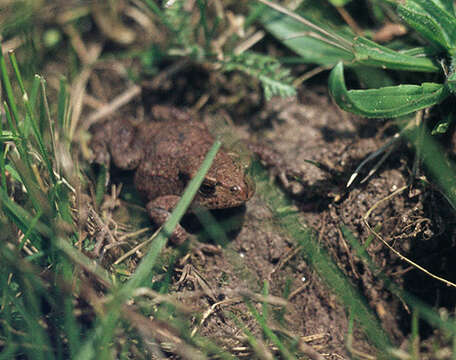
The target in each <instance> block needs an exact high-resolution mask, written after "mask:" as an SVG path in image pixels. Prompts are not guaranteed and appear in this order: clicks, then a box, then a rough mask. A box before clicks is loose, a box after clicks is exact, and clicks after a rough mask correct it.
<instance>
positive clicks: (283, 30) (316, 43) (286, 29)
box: [260, 7, 353, 67]
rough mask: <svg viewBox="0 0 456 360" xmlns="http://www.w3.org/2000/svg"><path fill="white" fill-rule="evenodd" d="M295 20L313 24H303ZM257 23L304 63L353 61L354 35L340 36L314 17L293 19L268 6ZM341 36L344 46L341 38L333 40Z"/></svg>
mask: <svg viewBox="0 0 456 360" xmlns="http://www.w3.org/2000/svg"><path fill="white" fill-rule="evenodd" d="M285 11H286V9H285ZM293 14H294V13H293ZM294 15H296V14H294ZM298 19H303V20H304V22H311V23H313V24H314V25H315V26H313V27H311V26H309V25H306V24H305V23H304V22H302V21H300V20H298ZM260 22H261V23H262V24H263V26H264V27H265V28H266V30H267V31H269V32H270V33H271V34H272V35H273V36H275V37H276V38H277V39H279V41H280V42H281V43H283V44H284V45H285V46H287V47H288V48H290V49H291V50H293V51H294V52H295V53H296V54H298V55H300V56H301V58H302V61H303V62H305V63H313V64H319V65H321V66H328V67H331V66H334V65H335V64H336V63H337V62H338V61H340V60H343V61H345V62H347V63H349V62H351V61H353V54H352V52H351V38H353V35H341V33H342V31H338V32H336V31H334V30H333V29H330V28H328V27H327V26H325V25H323V24H321V23H319V22H317V21H316V20H314V19H312V20H311V21H310V20H308V19H305V18H303V17H301V16H299V15H298V16H296V17H295V18H292V17H291V16H290V15H289V14H285V13H283V12H279V10H278V9H274V10H273V9H271V8H268V7H265V8H264V10H263V11H262V12H261V15H260ZM318 29H320V30H318ZM340 38H342V40H345V43H346V44H347V45H346V46H344V45H341V44H342V43H343V42H344V41H342V42H341V41H337V40H335V39H340Z"/></svg>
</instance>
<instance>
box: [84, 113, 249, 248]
mask: <svg viewBox="0 0 456 360" xmlns="http://www.w3.org/2000/svg"><path fill="white" fill-rule="evenodd" d="M152 117H153V121H144V122H141V123H140V124H133V123H132V122H131V121H129V120H126V119H118V120H114V121H108V122H107V123H106V124H104V125H103V126H102V127H100V128H98V129H97V130H96V131H95V133H94V135H93V137H92V141H91V148H92V150H93V152H94V154H95V162H97V163H102V164H105V165H106V166H109V163H110V160H111V158H112V160H113V162H114V164H115V165H116V166H117V167H118V168H120V169H125V170H135V175H134V184H135V187H136V189H137V190H138V191H139V193H140V194H142V196H143V197H144V198H145V200H146V201H147V205H146V207H147V211H148V214H149V216H150V217H151V218H152V219H153V221H154V222H155V223H156V224H157V225H162V224H163V223H164V222H166V220H167V219H168V218H169V216H170V213H171V211H172V210H173V209H174V207H175V206H176V204H177V203H178V201H179V200H180V197H181V195H182V192H183V191H184V189H185V187H186V185H187V183H188V182H189V180H190V179H192V178H193V176H194V175H195V174H196V172H197V171H198V169H199V167H200V165H201V163H202V161H203V160H204V157H205V155H206V153H207V152H208V150H209V149H210V147H211V146H212V144H213V143H214V138H213V136H212V135H211V134H210V132H209V131H208V129H207V128H206V126H205V125H204V124H203V123H202V122H199V121H195V120H193V119H192V118H191V116H190V115H189V114H188V113H186V112H183V111H181V110H178V109H175V108H169V107H165V106H156V107H154V108H153V109H152ZM236 160H237V159H236V157H235V156H234V155H233V154H231V153H229V152H228V151H227V150H224V149H223V148H222V149H220V150H219V152H218V153H217V155H216V157H215V159H214V161H213V163H212V166H211V168H210V169H209V171H208V172H207V174H206V176H205V178H204V181H203V183H202V185H201V187H200V189H199V191H198V193H197V194H196V196H195V198H194V200H193V203H192V205H201V206H203V207H205V208H208V209H224V208H232V207H238V206H241V205H243V204H244V203H245V202H246V201H247V200H249V199H250V198H251V197H252V195H253V193H254V184H253V182H252V180H251V179H250V177H249V176H248V174H247V173H246V169H245V167H244V166H242V165H241V164H240V162H239V161H236ZM187 237H188V233H187V232H186V230H185V229H184V228H183V227H182V226H181V225H178V226H177V227H176V229H175V230H174V232H173V234H172V235H171V237H170V240H171V241H172V242H174V243H176V244H180V243H182V242H183V241H185V239H186V238H187Z"/></svg>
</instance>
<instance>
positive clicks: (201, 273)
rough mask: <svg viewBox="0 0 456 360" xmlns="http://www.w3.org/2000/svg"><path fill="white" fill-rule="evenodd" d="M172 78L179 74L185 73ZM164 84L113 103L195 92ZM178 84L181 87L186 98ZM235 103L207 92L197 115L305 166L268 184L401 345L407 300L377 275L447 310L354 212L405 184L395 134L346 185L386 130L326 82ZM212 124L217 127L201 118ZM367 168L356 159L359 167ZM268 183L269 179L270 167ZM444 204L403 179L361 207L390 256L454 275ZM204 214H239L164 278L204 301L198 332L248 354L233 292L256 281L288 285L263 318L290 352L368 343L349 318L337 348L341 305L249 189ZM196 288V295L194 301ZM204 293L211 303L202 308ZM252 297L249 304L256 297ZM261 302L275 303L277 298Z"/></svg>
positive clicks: (273, 287) (242, 309) (446, 297)
mask: <svg viewBox="0 0 456 360" xmlns="http://www.w3.org/2000/svg"><path fill="white" fill-rule="evenodd" d="M104 71H106V70H104ZM181 75H182V74H181ZM182 76H183V78H184V79H185V74H183V75H182ZM206 76H207V75H206ZM114 78H115V77H114V76H110V81H111V85H110V86H109V89H110V90H108V89H106V97H107V98H112V97H113V96H114V95H116V94H111V93H110V92H111V91H112V89H120V88H122V86H121V85H119V83H117V84H116V85H113V84H112V82H113V81H114V80H113V79H114ZM181 80H182V79H181ZM114 82H115V81H114ZM176 83H179V84H180V86H181V88H178V89H177V90H175V91H172V93H168V94H167V93H166V91H165V92H161V93H160V91H158V90H157V89H154V90H153V91H152V93H148V90H147V89H145V88H144V89H143V96H142V102H141V101H139V100H137V101H136V102H135V103H134V104H129V105H127V106H125V107H124V108H122V109H121V113H123V114H125V116H135V115H132V114H138V113H141V111H138V104H142V106H143V109H144V111H145V112H147V106H148V104H150V103H154V102H155V103H156V102H157V101H163V99H164V98H166V103H168V104H172V105H177V106H179V105H184V106H189V105H190V104H194V102H195V101H196V100H197V99H196V98H195V91H192V89H191V85H189V83H188V82H185V81H181V82H176ZM182 84H184V85H182ZM169 91H170V92H171V90H169ZM205 91H210V90H209V88H208V87H207V88H206V87H205V86H202V87H200V92H199V93H198V94H199V96H204V92H205ZM119 92H120V90H119ZM186 94H191V95H189V97H186ZM167 95H169V96H168V97H167ZM211 96H214V95H212V94H211ZM221 96H222V95H221ZM144 99H147V100H146V101H145V100H144ZM245 101H246V103H248V105H246V106H245V107H243V106H239V112H236V109H235V108H233V107H230V106H229V105H223V104H222V105H220V104H214V103H210V102H209V103H208V104H207V106H205V107H203V109H201V110H198V113H199V114H200V116H201V118H202V119H205V121H207V122H208V123H211V122H213V121H215V120H214V119H217V118H218V117H220V116H222V117H223V118H224V119H225V121H226V122H228V123H229V124H231V129H232V131H233V133H234V134H235V135H234V137H235V138H239V139H245V140H247V141H255V142H260V143H262V144H264V145H265V146H267V147H269V148H271V149H274V150H275V151H276V152H277V153H278V154H280V156H281V157H283V159H284V162H285V163H286V164H287V166H289V167H292V168H294V169H296V170H299V171H302V172H303V173H304V174H305V176H304V179H302V181H301V182H299V183H292V184H291V186H289V187H287V188H285V187H284V186H283V185H281V184H280V183H279V182H277V183H278V186H281V188H282V190H283V191H284V192H285V193H287V196H289V198H290V199H291V200H292V202H293V204H294V206H296V208H297V209H298V210H299V212H300V216H301V217H302V218H303V219H304V222H305V223H306V224H307V225H308V226H310V227H312V228H313V229H314V230H315V232H316V233H317V234H318V241H319V242H320V245H321V247H322V248H325V249H326V250H327V251H328V253H329V254H330V256H331V258H332V260H333V261H334V262H335V263H336V264H337V265H338V267H339V269H341V270H342V272H343V273H344V274H345V276H346V277H347V278H349V279H350V280H351V282H352V284H353V285H354V286H355V287H356V288H357V289H358V290H359V292H360V293H361V294H362V295H363V296H364V297H365V298H366V300H367V302H368V305H369V307H370V308H371V309H372V310H373V312H374V313H375V314H376V316H377V318H378V319H379V321H380V322H381V323H382V325H383V328H384V329H385V330H386V331H387V333H388V335H389V337H390V339H391V342H392V343H393V344H394V345H395V346H396V347H403V348H404V349H407V346H408V344H409V334H410V324H411V309H409V308H408V307H407V305H405V302H404V301H402V299H401V298H400V297H398V296H397V295H394V294H393V293H392V291H391V290H390V289H391V288H389V287H387V286H386V285H385V282H384V281H383V280H382V279H383V278H382V277H381V274H384V275H386V276H387V277H389V278H390V279H392V280H393V282H394V283H395V284H396V285H398V286H400V287H401V288H403V289H404V290H406V291H407V292H409V293H410V294H413V295H415V296H416V297H417V298H418V299H419V300H420V301H422V302H424V303H427V304H429V305H431V306H432V307H435V308H445V307H449V308H450V309H451V306H452V302H451V299H454V295H455V293H454V290H452V289H451V288H449V287H447V286H445V285H444V284H442V283H441V282H438V281H437V280H433V279H431V278H430V277H429V276H427V275H425V274H424V273H422V272H421V271H418V270H416V269H414V268H413V267H412V266H410V265H409V264H408V263H406V262H405V261H403V260H401V259H400V258H399V257H398V256H396V255H395V254H393V253H392V251H391V250H389V249H388V248H386V246H385V245H384V244H382V243H381V242H380V241H379V240H378V239H376V238H372V236H370V233H369V231H368V229H367V227H366V226H365V224H364V223H363V217H364V216H365V215H366V213H367V212H368V211H369V209H370V208H372V207H373V206H374V205H376V204H377V203H378V202H379V201H380V200H383V199H385V198H387V197H388V196H389V195H390V194H391V193H392V192H394V191H395V190H397V189H400V188H402V187H404V186H405V185H407V184H410V182H411V180H412V178H411V172H412V171H411V166H412V163H413V152H412V151H411V150H410V149H409V148H408V146H407V144H406V143H403V144H400V145H399V147H398V148H397V149H396V150H394V151H393V152H392V154H391V155H390V156H389V158H388V159H387V160H386V162H385V163H384V164H383V165H382V166H381V167H380V169H379V170H378V171H377V172H376V174H375V175H374V176H372V177H371V178H370V179H369V180H368V181H366V182H365V183H364V184H360V183H359V182H357V183H355V184H354V185H353V186H351V188H350V189H348V190H347V189H346V183H347V181H348V179H349V178H350V176H351V174H352V173H353V171H354V170H355V168H356V167H357V166H358V165H359V163H360V162H361V161H362V160H363V159H364V158H365V157H366V156H367V155H369V154H370V153H372V152H373V151H375V150H377V149H379V148H380V147H381V146H382V145H383V144H384V143H385V142H386V141H387V140H388V139H389V138H390V136H391V135H392V134H394V129H393V128H391V126H390V124H389V123H387V122H383V121H378V120H365V119H361V118H358V117H355V116H352V115H350V114H347V113H344V112H342V111H341V110H340V109H338V108H337V107H336V106H335V105H334V104H333V103H332V101H331V99H330V98H329V96H328V93H327V90H326V87H325V86H322V85H318V84H316V85H312V86H310V87H307V88H303V89H302V90H300V93H299V94H298V96H297V97H296V98H292V99H279V98H274V99H272V100H271V101H269V102H265V103H262V101H261V98H260V97H259V96H257V95H251V96H250V97H248V98H247V99H246V100H245ZM227 103H228V102H227ZM246 109H249V110H246ZM209 126H211V124H209ZM214 127H215V128H217V126H214V125H213V124H212V128H214ZM309 161H311V162H313V163H310V162H309ZM316 164H319V165H320V166H316ZM370 168H371V167H369V166H368V167H367V170H369V169H370ZM112 179H113V182H123V181H124V179H125V177H122V178H120V180H119V178H116V174H115V173H113V174H112ZM271 181H277V179H275V180H274V179H273V177H272V175H271ZM127 203H128V202H127ZM125 204H126V202H125V201H122V202H121V203H120V209H119V208H117V212H120V213H122V212H123V211H122V207H123V206H124V205H125ZM123 214H124V212H123ZM451 214H452V212H451V210H450V207H449V206H448V205H447V203H446V201H445V199H444V198H443V197H442V195H440V193H438V192H437V191H433V190H432V189H429V188H428V187H424V186H423V185H421V184H419V183H413V184H412V185H411V186H409V187H407V188H406V190H404V191H402V192H400V193H398V194H397V195H395V196H393V197H391V198H389V199H388V200H387V201H384V202H383V203H382V204H381V205H380V206H378V207H377V208H376V209H375V210H374V211H373V212H372V214H371V215H370V217H369V223H370V224H371V226H372V227H376V229H377V231H378V233H379V234H380V236H381V237H382V238H384V240H385V241H386V242H388V243H389V244H391V245H392V246H393V247H394V248H395V249H396V250H397V251H399V252H400V253H401V254H403V255H404V256H406V257H408V258H410V259H411V260H413V261H415V262H417V263H418V264H420V265H421V266H423V267H425V268H426V269H428V270H430V271H431V272H434V273H437V274H438V275H440V276H442V277H444V278H447V279H448V280H450V281H454V280H456V279H454V271H453V270H454V269H453V268H452V267H453V266H454V265H452V264H453V263H454V262H451V260H450V259H452V258H453V256H454V254H453V252H454V246H453V245H454V244H453V242H454V236H455V235H454V234H455V226H454V225H455V224H454V220H452V217H451ZM215 215H216V216H219V217H222V218H223V217H227V216H228V217H239V216H241V217H242V223H243V224H242V226H241V227H240V229H238V230H237V231H235V232H234V233H232V234H231V233H230V234H229V239H228V240H229V241H228V244H227V245H226V246H225V247H224V248H223V249H222V251H221V253H218V254H206V256H205V258H204V259H202V258H200V257H198V256H193V255H190V254H189V255H188V256H186V257H184V259H181V262H180V263H179V265H177V266H176V268H175V272H174V274H173V277H172V283H171V289H172V294H173V295H175V296H176V298H177V299H179V300H181V301H183V302H184V303H185V302H188V303H189V304H191V305H193V306H197V307H198V308H199V309H200V310H201V312H200V313H201V314H202V313H205V312H207V311H208V314H209V315H208V316H207V317H205V318H203V319H201V318H200V317H198V318H195V319H194V326H195V327H196V328H197V329H198V330H199V333H200V334H201V335H203V336H208V337H209V338H211V339H212V340H214V341H215V342H216V343H217V344H219V345H221V346H222V347H223V348H225V349H227V350H228V351H229V352H231V353H233V354H236V355H237V356H244V357H247V358H249V357H250V356H251V354H250V353H249V352H248V350H247V348H245V347H243V346H244V345H246V339H245V337H243V331H242V329H241V328H240V327H239V326H238V324H239V323H238V321H240V320H242V321H243V323H244V324H245V326H246V327H247V328H248V329H249V330H250V331H251V332H252V333H253V334H254V335H257V334H260V333H261V329H260V327H259V326H258V322H257V320H256V319H254V318H253V316H252V315H251V311H249V310H248V308H247V305H246V302H245V301H243V300H242V299H243V298H242V296H247V297H252V298H253V297H254V294H261V293H262V291H263V290H262V289H263V286H264V282H265V281H266V280H267V281H268V286H269V294H270V295H272V296H276V297H278V298H282V297H283V296H284V293H288V294H292V296H289V298H288V301H289V306H288V307H287V311H286V312H284V313H283V312H282V313H281V317H280V318H281V319H282V322H281V323H280V325H279V324H278V323H277V324H274V323H271V324H269V325H270V326H272V327H273V328H276V329H282V330H280V331H285V330H283V329H286V331H288V333H289V334H292V335H293V336H295V337H296V338H300V339H302V345H301V346H302V347H301V350H302V349H307V351H309V352H308V356H309V357H311V358H312V359H314V358H315V359H318V358H319V357H318V354H320V355H321V356H323V358H324V359H348V358H350V357H351V356H352V355H353V354H354V353H357V354H358V355H359V356H361V355H360V354H367V355H369V354H370V355H374V354H375V353H376V350H375V349H374V348H373V346H372V345H371V344H370V343H369V342H368V341H367V340H366V337H365V336H364V334H363V331H362V329H361V328H359V327H357V326H356V322H355V330H354V333H353V340H352V345H351V351H352V353H351V354H350V353H349V351H348V350H347V346H346V341H347V334H348V332H349V329H348V327H349V320H348V313H347V312H346V310H345V308H344V306H343V305H342V304H341V302H340V301H339V300H338V299H337V297H336V296H335V295H334V294H333V293H332V292H331V289H330V288H328V286H327V285H326V283H325V282H324V281H323V280H322V279H321V278H320V277H319V276H318V275H317V273H316V272H315V270H314V269H313V268H312V267H311V266H310V265H309V264H308V263H306V261H305V260H303V258H302V257H299V256H295V255H293V251H294V250H295V249H296V247H297V244H296V243H294V241H293V239H290V238H287V237H283V235H281V234H280V233H279V232H277V231H275V227H274V221H275V220H274V216H273V212H272V211H271V209H270V208H269V207H268V206H267V205H266V203H265V201H264V199H263V197H262V194H261V193H258V192H257V194H256V195H255V196H254V197H253V198H252V199H251V200H250V201H249V202H248V203H247V205H246V207H245V208H244V209H233V210H230V211H228V212H225V213H222V214H221V215H220V212H217V211H216V212H215ZM146 221H147V220H146ZM192 221H193V220H192V218H190V220H188V219H187V223H188V222H190V223H191V222H192ZM342 225H345V226H346V227H347V228H348V229H349V230H350V231H351V232H352V233H353V235H354V236H355V237H356V238H357V239H358V241H359V242H360V243H361V244H365V243H366V241H370V244H368V246H367V247H366V250H367V252H368V254H369V256H370V257H371V260H372V262H373V263H374V264H375V267H376V269H377V270H376V271H373V270H372V268H370V267H369V266H368V265H367V263H366V262H365V261H364V260H363V259H362V258H361V257H360V256H358V255H357V252H356V251H355V249H354V247H353V246H352V244H350V243H349V242H348V241H347V239H346V237H345V236H344V235H343V233H342V231H341V226H342ZM149 226H150V223H149ZM190 227H192V224H190ZM133 245H135V244H132V246H133ZM167 251H172V250H169V249H168V250H167ZM136 260H138V259H135V261H133V262H132V263H133V264H135V263H136ZM198 293H200V294H201V295H200V296H197V297H196V300H195V294H198ZM189 294H191V296H190V295H189ZM241 295H242V296H241ZM274 299H276V298H274ZM276 300H277V299H276ZM276 300H271V302H272V303H273V302H274V301H276ZM219 302H220V303H219ZM215 303H218V304H219V305H218V306H217V307H214V309H213V310H210V308H211V306H213V305H214V304H215ZM253 304H256V305H254V306H255V307H256V308H257V310H261V302H259V303H255V302H253ZM272 307H273V309H274V311H277V312H279V313H280V311H279V310H278V309H279V306H277V305H272ZM209 310H210V311H209ZM233 315H234V316H233ZM355 321H356V319H355ZM278 331H279V330H278ZM420 335H421V336H422V338H425V339H426V338H430V337H431V336H432V333H431V329H430V327H427V325H425V324H424V323H423V324H421V323H420ZM431 343H432V342H431ZM423 344H426V342H423ZM423 346H425V345H423ZM424 350H425V349H422V351H424ZM312 351H313V352H312ZM304 352H305V351H304ZM423 358H426V357H423Z"/></svg>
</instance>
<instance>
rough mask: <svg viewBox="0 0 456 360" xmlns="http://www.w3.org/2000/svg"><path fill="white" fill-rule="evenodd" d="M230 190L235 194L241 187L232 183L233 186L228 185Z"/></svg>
mask: <svg viewBox="0 0 456 360" xmlns="http://www.w3.org/2000/svg"><path fill="white" fill-rule="evenodd" d="M230 191H231V193H232V194H237V193H238V192H240V191H241V187H240V186H238V185H234V186H232V187H230Z"/></svg>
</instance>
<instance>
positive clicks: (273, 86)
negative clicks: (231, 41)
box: [223, 52, 296, 100]
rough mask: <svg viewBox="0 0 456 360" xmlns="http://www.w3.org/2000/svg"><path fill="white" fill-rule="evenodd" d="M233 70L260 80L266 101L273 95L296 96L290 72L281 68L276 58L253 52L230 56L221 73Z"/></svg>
mask: <svg viewBox="0 0 456 360" xmlns="http://www.w3.org/2000/svg"><path fill="white" fill-rule="evenodd" d="M234 70H238V71H242V72H244V73H246V74H248V75H250V76H253V77H256V78H257V79H258V80H260V81H261V85H262V86H263V89H264V95H265V97H266V99H267V100H269V99H270V98H272V97H273V96H275V95H279V96H282V97H289V96H294V95H296V89H295V88H294V86H293V85H292V80H293V79H292V77H291V76H290V70H289V69H286V68H284V67H282V65H281V64H280V62H279V61H278V60H277V59H276V58H273V57H270V56H266V55H262V54H257V53H254V52H244V53H242V54H241V55H232V56H231V57H229V58H228V59H227V60H226V61H225V62H224V64H223V71H234Z"/></svg>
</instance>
